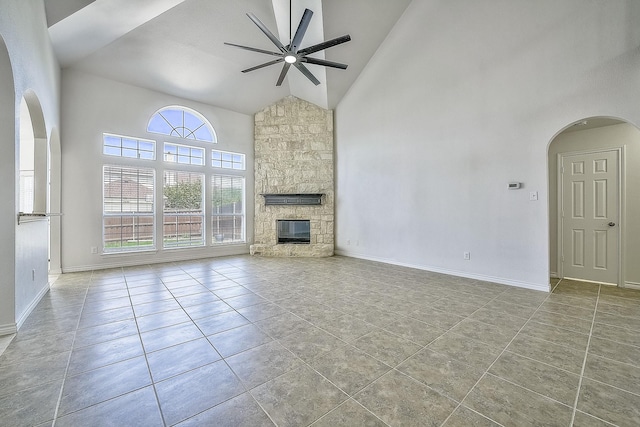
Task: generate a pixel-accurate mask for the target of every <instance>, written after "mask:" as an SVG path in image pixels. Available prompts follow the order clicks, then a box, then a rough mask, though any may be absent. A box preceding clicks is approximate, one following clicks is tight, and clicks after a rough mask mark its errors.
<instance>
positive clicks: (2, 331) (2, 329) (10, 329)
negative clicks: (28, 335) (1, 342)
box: [0, 323, 18, 336]
mask: <svg viewBox="0 0 640 427" xmlns="http://www.w3.org/2000/svg"><path fill="white" fill-rule="evenodd" d="M16 332H18V326H17V325H16V324H15V323H9V324H7V325H0V336H2V335H12V334H15V333H16Z"/></svg>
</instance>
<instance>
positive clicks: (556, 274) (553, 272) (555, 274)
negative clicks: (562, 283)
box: [549, 271, 560, 279]
mask: <svg viewBox="0 0 640 427" xmlns="http://www.w3.org/2000/svg"><path fill="white" fill-rule="evenodd" d="M549 277H551V278H552V279H559V278H560V276H558V273H556V272H555V271H551V272H549Z"/></svg>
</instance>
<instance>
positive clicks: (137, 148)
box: [102, 132, 158, 161]
mask: <svg viewBox="0 0 640 427" xmlns="http://www.w3.org/2000/svg"><path fill="white" fill-rule="evenodd" d="M107 137H112V138H120V147H116V146H115V145H107V144H105V142H106V139H107ZM125 139H127V140H133V141H136V148H135V149H133V148H125V147H123V141H124V140H125ZM140 142H146V143H150V144H152V145H153V149H152V151H149V150H141V149H140ZM106 147H113V148H119V149H120V155H116V154H109V153H106V152H105V148H106ZM157 148H158V147H157V143H156V141H154V140H152V139H146V138H138V137H135V136H124V135H117V134H114V133H109V132H103V133H102V155H103V156H108V157H110V158H116V159H118V158H120V159H129V160H144V161H155V160H156V152H157ZM125 149H126V150H135V151H136V152H137V154H138V155H137V156H136V157H131V156H123V155H122V152H123V151H124V150H125ZM141 152H144V153H149V152H151V153H152V158H150V159H148V158H144V157H140V153H141Z"/></svg>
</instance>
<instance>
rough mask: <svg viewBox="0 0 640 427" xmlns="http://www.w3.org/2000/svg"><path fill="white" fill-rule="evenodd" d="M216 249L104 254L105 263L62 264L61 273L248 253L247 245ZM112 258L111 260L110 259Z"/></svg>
mask: <svg viewBox="0 0 640 427" xmlns="http://www.w3.org/2000/svg"><path fill="white" fill-rule="evenodd" d="M216 249H218V251H216V252H215V253H195V252H192V251H184V252H179V251H171V250H168V251H164V252H163V253H162V254H161V255H156V256H154V257H153V258H152V259H149V258H139V257H135V256H131V255H133V254H123V255H121V254H109V255H105V258H107V257H108V258H109V259H110V261H109V262H106V263H100V264H87V265H76V266H67V267H65V266H63V267H62V272H63V273H78V272H82V271H91V270H104V269H107V268H118V267H136V266H139V265H153V264H161V263H165V262H173V261H176V262H180V261H191V260H196V259H207V258H219V257H225V256H233V255H249V246H248V245H237V246H229V247H226V248H216ZM111 259H113V261H111Z"/></svg>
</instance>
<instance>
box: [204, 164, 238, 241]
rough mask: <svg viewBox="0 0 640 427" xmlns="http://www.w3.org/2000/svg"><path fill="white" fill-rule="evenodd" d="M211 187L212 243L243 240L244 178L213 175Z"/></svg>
mask: <svg viewBox="0 0 640 427" xmlns="http://www.w3.org/2000/svg"><path fill="white" fill-rule="evenodd" d="M212 188H213V197H212V205H213V206H212V208H213V209H212V218H211V230H212V241H213V244H227V243H240V242H244V239H245V238H244V178H243V177H237V176H225V175H214V176H213V177H212Z"/></svg>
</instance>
